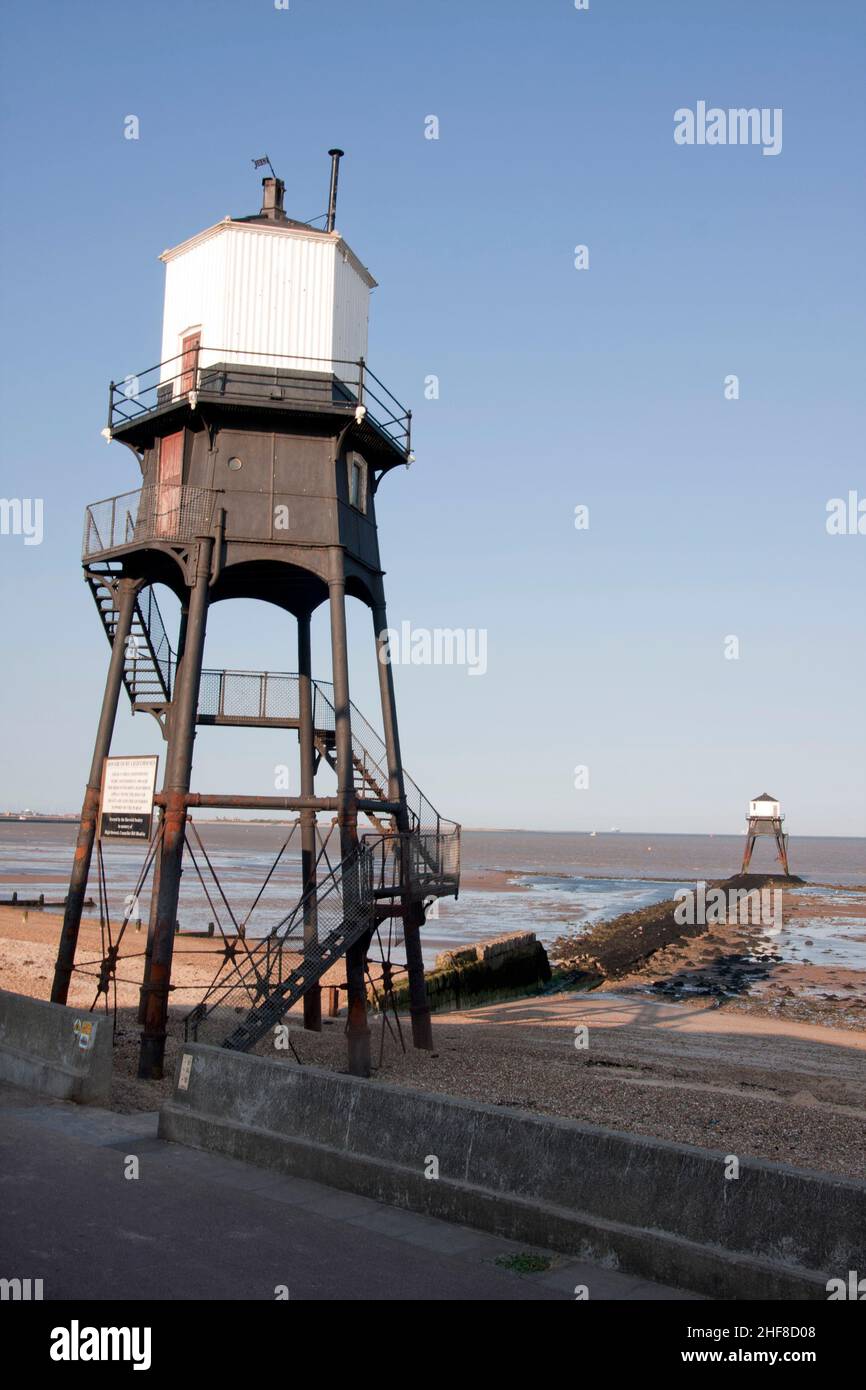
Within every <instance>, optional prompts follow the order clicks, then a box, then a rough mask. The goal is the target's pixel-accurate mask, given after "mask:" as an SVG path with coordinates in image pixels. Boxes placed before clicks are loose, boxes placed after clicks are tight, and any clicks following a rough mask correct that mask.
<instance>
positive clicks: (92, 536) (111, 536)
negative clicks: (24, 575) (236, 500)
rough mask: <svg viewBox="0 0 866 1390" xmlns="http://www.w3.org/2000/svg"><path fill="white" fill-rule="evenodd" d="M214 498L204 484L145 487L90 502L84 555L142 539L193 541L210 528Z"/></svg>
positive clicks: (99, 552)
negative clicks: (201, 485) (196, 485)
mask: <svg viewBox="0 0 866 1390" xmlns="http://www.w3.org/2000/svg"><path fill="white" fill-rule="evenodd" d="M214 497H215V494H214V493H213V492H211V491H210V489H209V488H203V487H181V486H172V487H165V488H160V487H143V488H139V489H138V491H137V492H125V493H121V494H120V495H119V496H118V497H106V498H104V499H103V500H102V501H101V502H91V504H90V506H89V507H88V508H87V510H86V512H85V516H84V543H83V547H82V558H83V559H84V560H91V559H93V558H94V557H95V556H97V555H105V554H108V553H109V552H110V551H113V550H120V549H122V548H123V547H124V546H127V545H140V544H141V543H142V542H143V541H152V540H171V541H187V540H194V539H195V537H196V536H200V535H202V534H203V533H205V532H207V531H208V530H209V529H210V526H211V512H212V509H213V500H214Z"/></svg>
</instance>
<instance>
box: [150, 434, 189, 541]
mask: <svg viewBox="0 0 866 1390" xmlns="http://www.w3.org/2000/svg"><path fill="white" fill-rule="evenodd" d="M183 433H184V432H183V430H178V432H177V434H167V435H166V436H165V438H164V439H161V440H160V441H159V468H158V478H159V482H158V484H157V489H156V508H155V518H154V520H155V525H154V532H155V534H156V535H157V536H171V537H174V538H176V539H179V538H180V511H181V496H182V483H183Z"/></svg>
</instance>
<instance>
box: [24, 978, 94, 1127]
mask: <svg viewBox="0 0 866 1390" xmlns="http://www.w3.org/2000/svg"><path fill="white" fill-rule="evenodd" d="M111 1066H112V1036H111V1023H110V1021H109V1020H108V1019H107V1018H106V1017H105V1015H104V1014H97V1013H92V1014H90V1013H87V1012H86V1010H83V1009H68V1008H66V1007H65V1005H63V1004H46V1003H44V1002H43V1001H42V1000H41V999H30V998H28V996H27V995H24V994H11V993H9V992H8V991H7V990H0V1081H9V1082H11V1083H12V1084H13V1085H14V1086H23V1087H26V1089H27V1090H29V1091H36V1092H38V1093H39V1094H40V1095H45V1096H53V1097H54V1098H55V1099H56V1100H75V1101H80V1102H81V1103H82V1104H94V1105H99V1104H103V1103H104V1102H105V1101H106V1100H107V1099H108V1095H109V1092H110V1090H111Z"/></svg>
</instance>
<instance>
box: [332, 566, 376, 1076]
mask: <svg viewBox="0 0 866 1390" xmlns="http://www.w3.org/2000/svg"><path fill="white" fill-rule="evenodd" d="M331 566H332V568H331V578H330V580H329V584H328V593H329V599H330V612H331V661H332V667H333V678H334V710H335V726H336V728H335V734H336V738H335V742H336V753H337V799H338V801H339V809H338V811H337V817H338V821H339V826H340V855H341V858H342V860H343V862H344V863H345V862H346V860H348V859H350V858H351V856H352V855H353V854H354V853H355V852H356V851H357V848H358V805H357V797H356V794H355V773H354V766H353V763H352V725H351V716H350V709H351V704H350V700H349V655H348V643H347V639H346V579H345V575H344V572H343V555H342V551H339V550H335V551H332V554H331ZM353 878H354V881H353ZM357 893H358V883H357V870H355V871H354V874H353V872H351V871H350V873H349V874H348V875H347V876H346V877H345V878H344V882H343V906H344V910H346V911H348V912H351V910H352V905H353V903H354V902H357ZM369 942H370V936H369V934H366V935H365V936H363V937H361V939H360V940H359V941H357V942H356V943H355V945H354V946H352V947H350V948H349V950H348V952H347V953H346V985H347V989H348V995H349V1017H348V1021H347V1024H346V1034H347V1046H348V1052H349V1071H350V1072H351V1074H352V1075H353V1076H369V1075H370V1065H371V1061H370V1028H369V1025H368V1023H367V985H366V979H365V973H364V972H365V964H366V956H367V949H368V946H369Z"/></svg>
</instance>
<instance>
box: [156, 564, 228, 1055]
mask: <svg viewBox="0 0 866 1390" xmlns="http://www.w3.org/2000/svg"><path fill="white" fill-rule="evenodd" d="M213 544H214V542H213V537H212V536H206V537H203V538H202V539H201V540H200V541H199V547H198V561H197V565H196V576H195V584H194V586H193V589H192V593H191V595H190V604H189V618H188V622H187V630H186V644H185V650H184V657H183V662H182V665H181V668H180V670H179V672H178V679H177V686H176V689H175V692H174V699H173V700H172V711H171V719H170V722H169V742H168V755H167V759H166V778H165V785H166V792H165V807H164V810H163V835H162V844H161V846H160V854H159V866H158V870H157V872H156V873H155V876H154V893H153V897H152V899H151V917H150V935H151V940H152V952H151V958H150V976H149V980H148V983H147V988H146V990H145V994H146V999H145V1007H144V1031H143V1033H142V1038H141V1051H140V1053H139V1062H138V1075H139V1077H142V1078H144V1079H146V1080H159V1079H160V1077H161V1076H162V1074H163V1063H164V1058H165V1039H166V1025H167V1021H168V999H169V993H170V990H171V965H172V956H173V953H174V929H175V922H176V920H177V902H178V897H179V894H180V877H181V871H182V866H183V847H184V838H185V835H186V817H187V794H188V792H189V783H190V775H191V773H192V753H193V743H194V741H195V726H196V716H197V714H198V695H199V683H200V679H201V666H202V657H203V655H204V639H205V628H206V624H207V606H208V581H209V577H210V567H211V556H212V553H213Z"/></svg>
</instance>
